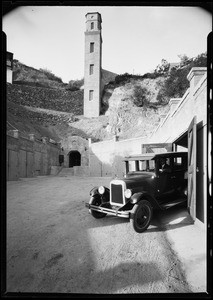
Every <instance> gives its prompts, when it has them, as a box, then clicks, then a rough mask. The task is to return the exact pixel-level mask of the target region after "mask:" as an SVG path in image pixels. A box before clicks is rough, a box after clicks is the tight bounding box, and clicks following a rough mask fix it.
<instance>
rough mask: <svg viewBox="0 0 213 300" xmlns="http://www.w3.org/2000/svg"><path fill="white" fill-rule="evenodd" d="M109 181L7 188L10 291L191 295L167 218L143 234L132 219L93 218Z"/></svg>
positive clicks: (46, 180) (47, 179) (51, 181)
mask: <svg viewBox="0 0 213 300" xmlns="http://www.w3.org/2000/svg"><path fill="white" fill-rule="evenodd" d="M109 181H110V178H97V177H96V178H85V177H56V176H44V177H42V176H41V177H37V178H33V179H22V180H19V181H10V182H8V183H7V280H6V282H7V292H33V293H41V292H43V293H44V292H47V293H86V294H90V293H97V294H124V293H125V294H129V293H133V294H134V293H139V294H141V293H188V292H190V291H191V290H190V286H189V284H188V283H187V282H186V277H185V275H184V272H183V268H182V264H181V262H180V261H179V259H178V257H177V255H176V254H175V252H174V249H172V245H171V244H170V242H169V240H168V237H167V233H166V227H165V226H164V225H162V224H161V218H162V215H157V214H155V215H154V218H153V221H152V223H151V226H150V227H149V228H148V230H147V231H146V232H144V233H141V234H139V233H136V232H135V231H134V230H133V228H132V227H131V224H130V222H129V221H128V220H126V219H122V218H117V217H112V216H107V217H105V218H103V219H99V220H97V219H94V218H93V217H92V216H91V215H90V214H89V211H88V209H87V208H86V207H85V202H87V201H88V200H89V191H90V190H91V189H92V188H93V187H94V186H96V185H98V186H99V185H106V186H109ZM171 210H172V209H171ZM171 210H170V213H171ZM168 211H169V210H168ZM166 213H168V212H166Z"/></svg>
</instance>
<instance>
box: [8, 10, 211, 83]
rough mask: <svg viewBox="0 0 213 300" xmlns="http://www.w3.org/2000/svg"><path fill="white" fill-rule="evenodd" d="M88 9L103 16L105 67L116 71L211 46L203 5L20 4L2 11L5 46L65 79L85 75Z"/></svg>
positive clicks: (147, 67)
mask: <svg viewBox="0 0 213 300" xmlns="http://www.w3.org/2000/svg"><path fill="white" fill-rule="evenodd" d="M88 12H99V13H100V14H101V16H102V39H103V45H102V67H103V69H106V70H108V71H112V72H115V73H117V74H123V73H125V72H128V73H134V74H141V75H143V74H144V73H146V72H150V71H152V70H154V68H155V67H156V66H157V65H158V64H159V63H160V62H161V59H163V58H164V59H166V60H167V61H168V62H178V61H179V58H178V55H179V54H186V55H187V56H189V57H194V56H197V55H198V54H201V53H203V52H205V51H206V50H207V35H208V34H209V32H210V31H211V30H212V15H211V14H210V13H208V12H207V11H206V10H204V9H202V8H199V7H181V6H180V7H177V6H176V7H163V6H128V7H127V6H22V7H19V8H17V9H15V10H13V11H12V12H10V13H9V14H6V15H5V16H4V17H3V22H2V25H3V31H4V32H5V33H6V35H7V51H9V52H12V53H14V59H18V60H19V61H20V62H22V63H24V64H26V65H28V66H31V67H34V68H37V69H39V68H47V69H48V70H51V71H52V72H53V73H54V74H55V75H56V76H59V77H61V78H62V80H63V81H64V82H69V80H74V79H81V78H83V76H84V75H83V74H84V31H85V28H86V25H85V20H86V19H85V15H86V13H88Z"/></svg>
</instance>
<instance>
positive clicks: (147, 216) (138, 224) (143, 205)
mask: <svg viewBox="0 0 213 300" xmlns="http://www.w3.org/2000/svg"><path fill="white" fill-rule="evenodd" d="M132 215H133V217H132V218H131V219H130V222H131V223H132V225H133V228H134V230H135V231H136V232H139V233H141V232H143V231H145V230H146V229H147V228H148V227H149V225H150V222H151V219H152V206H151V204H150V202H149V201H147V200H141V201H140V202H139V203H137V204H135V206H134V207H133V210H132Z"/></svg>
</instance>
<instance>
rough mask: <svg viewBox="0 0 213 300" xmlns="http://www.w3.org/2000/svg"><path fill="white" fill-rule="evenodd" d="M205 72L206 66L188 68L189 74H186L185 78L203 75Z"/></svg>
mask: <svg viewBox="0 0 213 300" xmlns="http://www.w3.org/2000/svg"><path fill="white" fill-rule="evenodd" d="M206 72H207V68H206V67H194V68H192V69H191V70H190V72H189V74H188V75H187V79H188V80H189V81H191V80H192V78H193V77H194V76H197V75H202V74H203V75H204V74H205V73H206Z"/></svg>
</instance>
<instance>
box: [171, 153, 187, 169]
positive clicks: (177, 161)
mask: <svg viewBox="0 0 213 300" xmlns="http://www.w3.org/2000/svg"><path fill="white" fill-rule="evenodd" d="M173 168H174V171H179V170H184V169H185V168H186V159H184V157H181V156H179V157H174V162H173Z"/></svg>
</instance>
